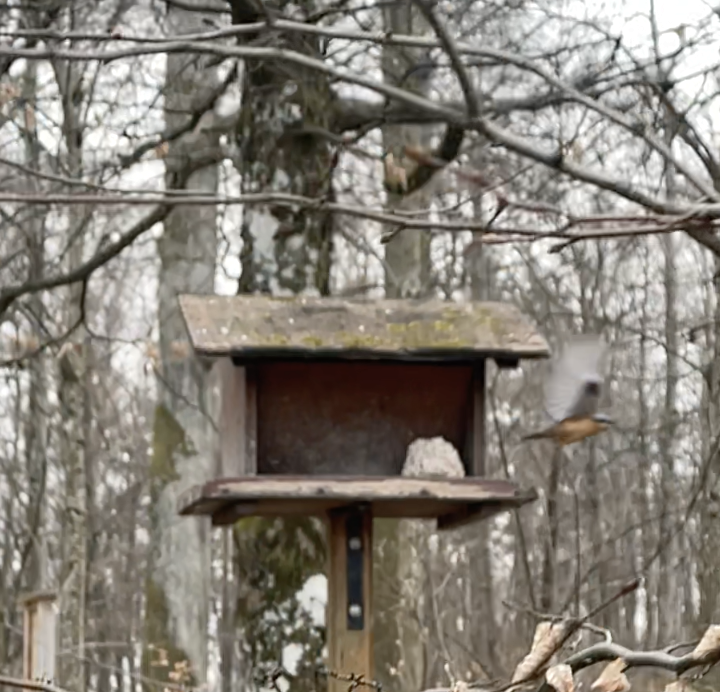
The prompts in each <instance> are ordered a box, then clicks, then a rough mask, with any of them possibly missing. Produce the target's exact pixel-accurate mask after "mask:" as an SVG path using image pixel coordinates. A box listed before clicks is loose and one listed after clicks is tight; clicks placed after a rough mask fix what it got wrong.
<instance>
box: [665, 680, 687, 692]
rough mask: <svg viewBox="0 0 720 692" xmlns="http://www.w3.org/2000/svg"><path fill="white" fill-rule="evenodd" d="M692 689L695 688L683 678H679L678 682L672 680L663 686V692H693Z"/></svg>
mask: <svg viewBox="0 0 720 692" xmlns="http://www.w3.org/2000/svg"><path fill="white" fill-rule="evenodd" d="M694 689H695V688H694V687H693V686H692V685H691V684H690V682H689V681H687V680H685V679H684V678H680V679H679V680H673V681H672V682H669V683H668V684H667V685H665V690H664V691H663V692H693V690H694Z"/></svg>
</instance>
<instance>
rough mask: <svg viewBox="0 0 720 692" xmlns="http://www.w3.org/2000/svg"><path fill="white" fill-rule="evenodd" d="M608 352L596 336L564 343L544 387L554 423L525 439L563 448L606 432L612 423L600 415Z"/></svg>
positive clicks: (586, 336) (588, 335) (546, 402)
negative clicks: (604, 362) (604, 363)
mask: <svg viewBox="0 0 720 692" xmlns="http://www.w3.org/2000/svg"><path fill="white" fill-rule="evenodd" d="M605 351H606V348H605V344H604V343H603V340H602V338H601V337H600V336H597V335H595V334H583V335H581V336H575V337H572V338H571V339H570V340H569V341H568V342H567V343H566V344H565V347H564V348H563V350H562V352H561V354H560V357H559V358H558V359H557V360H556V361H555V363H554V364H553V367H552V369H551V372H550V376H549V377H548V380H547V382H546V385H545V411H546V412H547V414H548V415H549V416H550V418H552V419H553V421H554V422H553V424H552V425H551V426H550V427H548V428H546V429H545V430H541V431H539V432H536V433H532V434H530V435H526V436H525V437H524V438H523V439H525V440H538V439H552V440H555V441H556V442H557V443H558V444H559V445H560V446H561V447H564V446H566V445H570V444H574V443H575V442H580V441H581V440H584V439H585V438H586V437H592V436H593V435H597V434H598V433H601V432H603V431H604V430H607V428H608V426H609V425H611V424H612V422H613V421H612V419H611V418H610V416H608V415H607V414H606V413H600V412H598V404H599V403H600V395H601V393H602V385H603V375H602V374H601V372H600V371H601V370H602V361H603V360H604V357H605Z"/></svg>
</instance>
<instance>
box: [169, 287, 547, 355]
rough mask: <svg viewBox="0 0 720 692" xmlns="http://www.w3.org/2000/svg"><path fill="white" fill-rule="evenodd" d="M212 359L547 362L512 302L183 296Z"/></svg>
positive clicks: (198, 347) (192, 326)
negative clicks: (542, 359)
mask: <svg viewBox="0 0 720 692" xmlns="http://www.w3.org/2000/svg"><path fill="white" fill-rule="evenodd" d="M179 300H180V309H181V311H182V314H183V317H184V319H185V324H186V325H187V329H188V333H189V335H190V340H191V342H192V346H193V348H194V350H195V352H196V353H197V354H198V355H199V356H205V357H222V356H230V357H237V358H241V359H243V360H255V359H262V358H292V357H302V358H313V357H314V358H331V359H346V358H368V359H387V360H474V359H478V358H487V357H491V358H513V359H518V358H545V357H547V356H548V355H549V349H548V345H547V342H546V341H545V339H544V338H543V337H542V336H541V335H540V334H539V333H538V332H537V331H536V330H535V329H534V328H533V327H532V326H531V325H530V323H529V322H528V320H527V319H526V318H525V317H524V316H523V315H522V314H521V313H520V311H519V310H518V309H517V308H516V307H515V306H513V305H510V304H505V303H498V302H464V303H449V302H446V301H441V300H364V299H363V300H358V299H348V298H310V297H305V296H298V297H291V298H286V297H271V296H259V295H239V296H199V295H183V296H180V298H179Z"/></svg>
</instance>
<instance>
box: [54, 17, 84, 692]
mask: <svg viewBox="0 0 720 692" xmlns="http://www.w3.org/2000/svg"><path fill="white" fill-rule="evenodd" d="M68 19H69V22H68V23H69V28H70V29H71V30H72V29H75V28H77V25H78V24H79V23H80V22H78V21H76V19H79V18H77V17H76V15H75V11H74V9H73V8H71V9H70V10H69V13H68ZM53 67H54V69H55V80H56V82H57V85H58V89H59V91H60V96H61V99H62V110H63V139H64V140H65V146H66V149H67V157H68V159H67V167H68V171H69V174H70V177H71V178H73V179H75V180H82V178H83V130H84V124H83V122H82V120H81V108H82V101H81V100H78V99H77V94H78V93H81V84H82V79H83V69H84V66H83V65H82V63H70V62H67V63H64V62H58V61H56V62H54V63H53ZM90 214H91V211H88V210H86V209H85V207H83V206H82V205H71V206H70V211H69V214H68V216H69V219H68V220H69V226H70V232H71V237H72V238H73V239H72V240H71V241H70V248H69V252H68V261H69V267H76V266H78V265H79V264H80V263H81V262H82V260H83V254H84V250H85V236H86V232H87V228H88V225H89V223H88V222H89V218H90ZM83 301H84V290H83V287H82V286H81V285H79V284H74V285H72V286H70V288H69V290H68V296H67V307H66V315H65V324H66V328H68V329H72V328H75V331H74V332H73V333H72V334H71V335H70V338H69V341H68V342H67V343H66V344H65V346H64V347H63V349H62V351H61V354H60V357H59V366H60V396H59V399H60V406H61V414H62V418H63V426H62V442H63V448H62V459H63V465H64V467H65V477H66V491H65V492H66V500H65V502H66V504H65V521H64V522H63V568H62V591H61V600H60V625H61V629H60V639H61V649H62V650H63V651H66V652H68V655H67V656H65V658H64V659H63V660H62V665H61V668H60V681H61V684H62V685H64V686H66V687H68V688H69V689H72V690H77V692H84V690H85V689H86V678H87V670H86V660H85V625H86V620H87V613H86V594H87V586H88V559H87V558H88V555H87V544H88V493H87V487H88V484H87V465H88V463H89V462H90V459H89V449H90V444H91V442H90V429H89V427H90V421H91V419H92V413H91V410H90V399H89V394H90V392H89V384H90V380H89V368H88V360H89V351H90V340H89V339H86V338H85V330H84V328H83V320H84V305H83Z"/></svg>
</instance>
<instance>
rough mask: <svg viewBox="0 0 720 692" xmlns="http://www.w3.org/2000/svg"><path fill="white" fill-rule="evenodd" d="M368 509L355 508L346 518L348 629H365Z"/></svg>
mask: <svg viewBox="0 0 720 692" xmlns="http://www.w3.org/2000/svg"><path fill="white" fill-rule="evenodd" d="M366 511H367V509H366V508H353V510H351V511H350V513H349V514H348V515H347V516H346V517H345V536H346V540H347V543H346V551H347V552H346V554H347V562H346V565H347V628H348V630H363V629H365V602H364V601H363V571H364V566H365V565H364V557H363V556H364V552H365V549H366V547H369V546H365V545H364V544H363V515H364V513H365V512H366Z"/></svg>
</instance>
